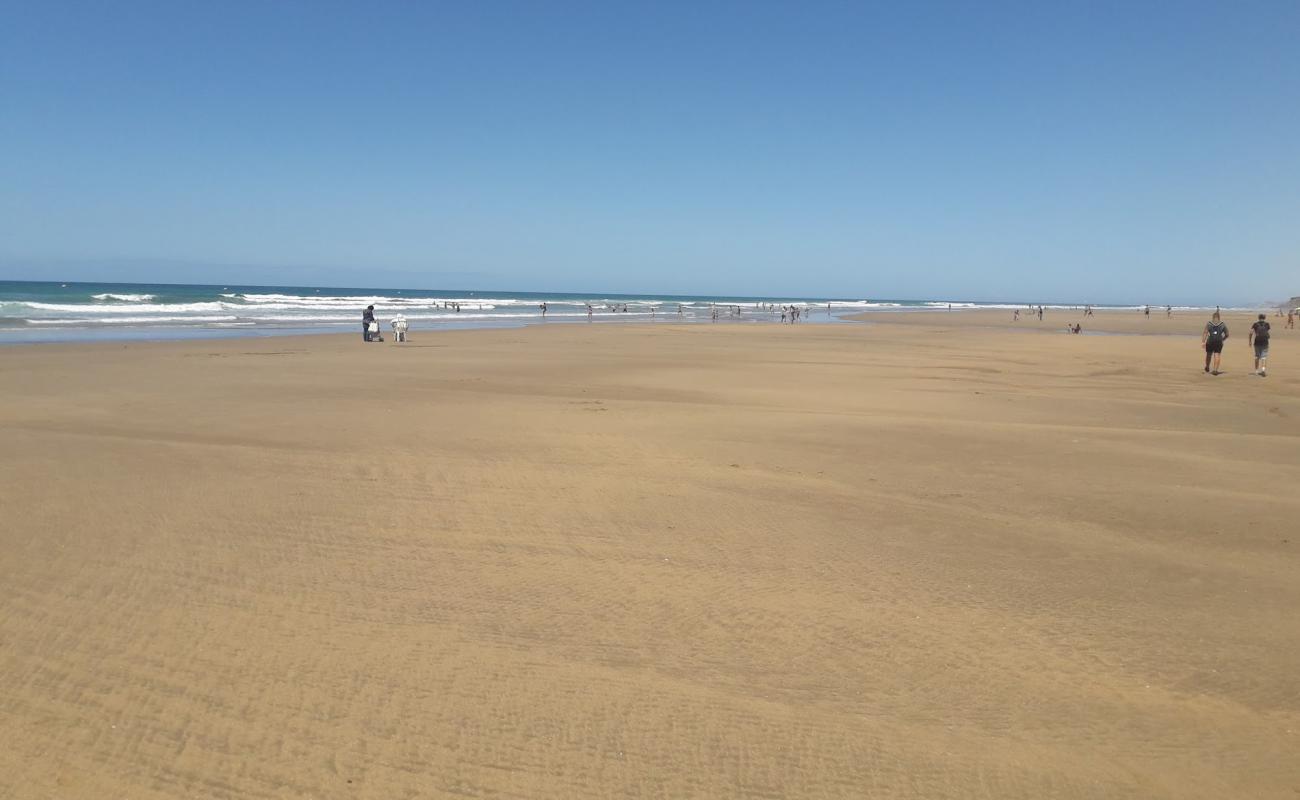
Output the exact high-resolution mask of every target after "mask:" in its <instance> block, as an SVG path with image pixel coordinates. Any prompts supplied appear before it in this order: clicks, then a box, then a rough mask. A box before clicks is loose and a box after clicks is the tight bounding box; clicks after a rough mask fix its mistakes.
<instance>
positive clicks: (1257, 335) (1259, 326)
mask: <svg viewBox="0 0 1300 800" xmlns="http://www.w3.org/2000/svg"><path fill="white" fill-rule="evenodd" d="M1268 329H1269V325H1268V320H1266V319H1264V315H1263V314H1260V315H1259V321H1257V322H1256V323H1255V324H1254V325H1251V326H1250V336H1249V337H1247V339H1248V341H1249V342H1250V344H1251V345H1253V346H1254V347H1255V372H1257V373H1258V374H1259V377H1261V378H1266V377H1268Z"/></svg>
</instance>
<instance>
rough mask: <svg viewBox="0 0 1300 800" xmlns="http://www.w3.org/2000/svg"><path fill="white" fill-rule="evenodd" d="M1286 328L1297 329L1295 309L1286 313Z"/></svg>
mask: <svg viewBox="0 0 1300 800" xmlns="http://www.w3.org/2000/svg"><path fill="white" fill-rule="evenodd" d="M1286 326H1287V327H1288V328H1294V327H1295V309H1291V310H1290V311H1288V312H1286Z"/></svg>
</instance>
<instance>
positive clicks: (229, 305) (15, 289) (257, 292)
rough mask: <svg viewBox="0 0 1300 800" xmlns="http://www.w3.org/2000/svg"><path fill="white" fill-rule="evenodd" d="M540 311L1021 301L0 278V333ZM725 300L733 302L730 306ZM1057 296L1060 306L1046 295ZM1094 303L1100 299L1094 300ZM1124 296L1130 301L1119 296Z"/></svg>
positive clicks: (821, 309) (708, 311)
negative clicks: (368, 313) (369, 310)
mask: <svg viewBox="0 0 1300 800" xmlns="http://www.w3.org/2000/svg"><path fill="white" fill-rule="evenodd" d="M542 303H546V304H547V311H546V318H545V321H546V322H548V323H551V322H584V323H585V322H586V321H587V320H588V312H587V306H588V305H590V306H591V307H592V310H591V317H590V319H591V321H592V322H632V321H637V322H644V321H650V320H654V321H664V322H673V323H688V322H712V321H713V320H714V315H713V311H714V308H718V309H719V314H718V318H717V320H718V321H719V322H726V323H738V322H739V323H743V322H769V321H779V320H780V316H781V312H780V308H781V307H783V306H787V307H788V306H795V307H797V308H800V309H805V313H804V314H803V316H802V319H803V320H805V321H808V322H819V323H820V322H835V321H838V320H840V318H841V317H842V316H844V315H845V314H851V313H856V312H860V311H865V310H869V309H875V310H879V309H889V310H898V311H906V310H926V309H936V308H946V307H948V306H949V305H952V306H953V307H954V308H958V307H960V308H1023V307H1024V306H1025V304H1023V303H970V302H960V303H958V302H953V303H949V302H948V301H946V300H868V299H852V298H835V297H726V296H679V295H630V294H602V293H592V294H583V293H574V292H563V293H546V292H505V291H468V290H454V291H452V290H449V291H443V290H428V289H374V288H339V287H332V288H331V287H314V286H234V285H231V286H204V285H190V284H141V283H72V282H69V283H39V282H29V281H0V343H15V342H53V341H86V340H96V339H180V338H207V337H227V336H264V335H282V334H301V333H338V332H350V331H357V330H359V328H360V322H361V312H362V309H364V308H365V307H366V306H368V305H374V306H375V314H376V318H377V319H379V320H380V321H381V324H382V327H383V329H384V330H385V331H387V330H388V329H389V326H388V321H389V320H390V319H392V318H393V317H394V316H396V315H397V314H401V315H403V316H405V317H406V319H407V320H408V321H409V323H410V327H411V330H412V331H413V332H419V331H421V330H438V329H455V328H475V327H494V328H496V327H511V326H517V325H524V324H529V323H535V322H541V321H543V320H542V315H541V309H540V305H541V304H542ZM728 307H738V308H739V313H738V314H736V313H733V312H732V311H731V309H730V308H728ZM1048 307H1049V308H1063V307H1064V306H1048ZM1096 307H1097V308H1103V306H1096ZM1124 308H1132V306H1124Z"/></svg>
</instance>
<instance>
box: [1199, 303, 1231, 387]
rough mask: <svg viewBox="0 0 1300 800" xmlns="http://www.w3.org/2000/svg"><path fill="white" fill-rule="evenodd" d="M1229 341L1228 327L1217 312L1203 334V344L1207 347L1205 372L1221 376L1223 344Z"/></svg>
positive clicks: (1206, 325)
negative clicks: (1220, 362)
mask: <svg viewBox="0 0 1300 800" xmlns="http://www.w3.org/2000/svg"><path fill="white" fill-rule="evenodd" d="M1226 341H1228V326H1227V325H1225V324H1224V323H1223V320H1222V319H1221V318H1220V317H1219V312H1218V311H1215V312H1214V315H1213V316H1212V317H1210V321H1209V322H1207V323H1205V330H1204V331H1203V332H1202V333H1201V344H1202V345H1204V346H1205V371H1206V372H1208V373H1210V374H1211V375H1218V374H1219V361H1220V359H1221V358H1222V356H1223V343H1224V342H1226Z"/></svg>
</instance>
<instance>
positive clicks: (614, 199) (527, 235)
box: [0, 0, 1300, 304]
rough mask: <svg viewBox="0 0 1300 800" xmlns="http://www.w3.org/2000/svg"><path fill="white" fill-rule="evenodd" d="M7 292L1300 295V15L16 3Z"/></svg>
mask: <svg viewBox="0 0 1300 800" xmlns="http://www.w3.org/2000/svg"><path fill="white" fill-rule="evenodd" d="M0 278H10V279H37V280H40V279H59V280H75V279H107V280H120V281H127V280H143V281H174V282H218V283H224V282H234V281H247V282H257V283H287V284H304V283H305V284H315V285H340V284H344V285H381V286H382V285H386V286H409V287H422V288H496V289H518V290H575V291H576V290H591V291H610V292H615V291H623V292H680V293H727V294H747V295H748V294H755V295H757V294H778V295H832V296H843V297H875V298H881V297H895V298H938V299H1011V300H1043V301H1048V300H1053V301H1055V300H1061V301H1093V302H1106V301H1131V302H1151V303H1163V302H1173V303H1178V302H1201V303H1224V304H1229V303H1236V302H1250V301H1256V300H1269V299H1274V298H1284V297H1287V296H1289V295H1292V294H1300V2H1296V1H1295V0H1283V1H1281V2H1271V3H1270V2H1235V1H1234V2H1229V1H1228V0H1223V2H1217V3H1198V2H1192V1H1191V0H1187V1H1182V0H1180V1H1179V2H1170V3H1158V2H1131V1H1126V2H1116V3H1093V2H1080V3H1057V2H1041V0H1035V2H1025V3H1022V4H1014V5H1013V4H998V3H980V2H961V3H926V2H917V3H911V2H881V3H876V4H871V3H865V2H846V3H826V4H819V3H804V2H800V3H795V2H787V3H762V2H737V3H702V2H680V3H674V2H644V3H637V4H634V3H627V2H607V1H603V2H592V3H588V4H568V3H562V2H551V1H550V0H547V1H546V2H534V1H530V2H518V3H498V2H480V1H479V0H474V2H455V3H450V2H449V3H435V2H402V3H385V2H354V3H329V2H323V1H317V0H311V1H310V2H308V1H304V2H273V1H267V0H259V2H234V1H227V0H223V1H222V2H187V1H185V0H181V1H180V2H177V1H176V0H166V2H157V3H143V2H131V1H130V0H119V1H118V2H99V1H98V0H96V1H95V2H85V3H70V2H60V1H59V0H0Z"/></svg>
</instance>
